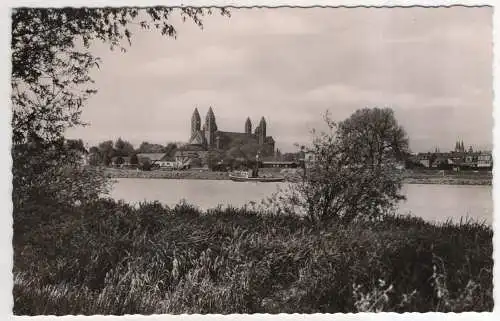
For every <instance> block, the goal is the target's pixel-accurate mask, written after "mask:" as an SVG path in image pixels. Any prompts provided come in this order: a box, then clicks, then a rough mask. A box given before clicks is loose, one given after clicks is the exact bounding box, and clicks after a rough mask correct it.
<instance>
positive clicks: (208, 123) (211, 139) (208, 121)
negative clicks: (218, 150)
mask: <svg viewBox="0 0 500 321" xmlns="http://www.w3.org/2000/svg"><path fill="white" fill-rule="evenodd" d="M216 131H217V123H216V121H215V114H214V111H213V110H212V107H210V108H209V109H208V112H207V117H206V118H205V137H206V139H207V144H208V146H212V145H213V144H214V143H215V132H216Z"/></svg>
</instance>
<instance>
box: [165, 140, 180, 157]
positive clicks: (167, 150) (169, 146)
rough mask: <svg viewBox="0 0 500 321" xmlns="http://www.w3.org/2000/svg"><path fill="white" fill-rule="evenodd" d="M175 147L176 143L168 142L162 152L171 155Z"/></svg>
mask: <svg viewBox="0 0 500 321" xmlns="http://www.w3.org/2000/svg"><path fill="white" fill-rule="evenodd" d="M176 149H177V144H176V143H168V144H167V146H166V147H165V149H164V152H165V153H166V154H167V155H169V156H172V155H173V153H174V152H175V150H176Z"/></svg>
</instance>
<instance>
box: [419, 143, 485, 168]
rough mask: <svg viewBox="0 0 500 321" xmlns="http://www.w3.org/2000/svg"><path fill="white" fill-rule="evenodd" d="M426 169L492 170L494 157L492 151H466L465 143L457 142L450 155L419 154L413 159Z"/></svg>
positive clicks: (470, 148) (470, 149) (437, 153)
mask: <svg viewBox="0 0 500 321" xmlns="http://www.w3.org/2000/svg"><path fill="white" fill-rule="evenodd" d="M412 160H413V161H415V162H416V163H418V164H420V165H421V166H423V167H425V168H439V169H455V170H460V169H487V170H488V169H492V167H493V157H492V154H491V152H490V151H474V149H473V148H472V146H469V148H468V149H467V150H466V149H465V146H464V142H463V141H457V142H456V143H455V148H454V149H453V150H452V151H450V152H448V153H441V152H438V150H437V149H436V152H434V153H418V154H417V155H416V156H415V157H414V158H413V159H412Z"/></svg>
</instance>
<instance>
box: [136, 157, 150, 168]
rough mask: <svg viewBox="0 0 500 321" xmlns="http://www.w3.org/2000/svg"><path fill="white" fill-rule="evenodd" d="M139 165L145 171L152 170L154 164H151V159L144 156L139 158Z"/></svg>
mask: <svg viewBox="0 0 500 321" xmlns="http://www.w3.org/2000/svg"><path fill="white" fill-rule="evenodd" d="M139 166H140V168H141V169H142V170H143V171H150V170H151V168H152V167H153V164H151V160H150V159H149V158H147V157H143V158H140V159H139Z"/></svg>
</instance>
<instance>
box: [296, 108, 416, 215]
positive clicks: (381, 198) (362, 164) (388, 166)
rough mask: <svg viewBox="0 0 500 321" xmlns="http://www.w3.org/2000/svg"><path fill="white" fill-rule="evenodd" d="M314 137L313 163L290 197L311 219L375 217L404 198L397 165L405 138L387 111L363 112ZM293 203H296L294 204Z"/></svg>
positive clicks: (331, 125) (365, 110) (327, 118)
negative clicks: (295, 198) (298, 196)
mask: <svg viewBox="0 0 500 321" xmlns="http://www.w3.org/2000/svg"><path fill="white" fill-rule="evenodd" d="M326 122H327V124H328V127H329V131H328V132H326V133H320V134H317V135H315V138H314V140H313V144H312V146H311V147H309V148H306V151H307V152H308V153H312V154H313V155H314V157H315V162H314V163H313V164H312V165H311V167H310V168H309V172H308V173H307V175H305V176H304V180H303V182H302V183H300V184H298V185H297V189H296V191H295V192H297V193H296V194H294V197H295V196H296V195H300V198H299V201H300V202H301V203H302V205H303V206H304V207H305V209H306V211H307V214H308V216H309V218H310V219H312V220H313V221H323V220H327V219H332V218H335V219H340V220H341V221H343V222H350V221H352V220H354V219H358V218H362V219H364V218H368V219H373V218H377V217H378V216H379V215H381V214H383V213H386V212H388V211H389V210H391V209H393V208H394V206H395V205H396V204H397V202H398V201H400V200H402V199H404V196H403V195H401V194H400V193H399V192H400V189H401V187H402V175H401V173H400V171H399V170H398V169H397V167H396V165H397V163H398V162H399V161H400V160H402V159H403V158H402V155H404V154H405V153H406V152H407V149H408V138H407V136H406V133H405V131H404V129H403V128H402V127H401V126H400V125H399V124H398V123H397V121H396V118H395V117H394V113H393V111H392V110H391V109H388V108H384V109H380V108H372V109H369V108H365V109H361V110H358V111H356V112H355V113H353V114H352V115H351V116H350V117H349V118H348V119H346V120H344V121H342V122H339V123H335V122H333V121H332V120H331V119H330V117H329V115H328V114H327V115H326ZM295 201H297V200H295Z"/></svg>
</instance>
